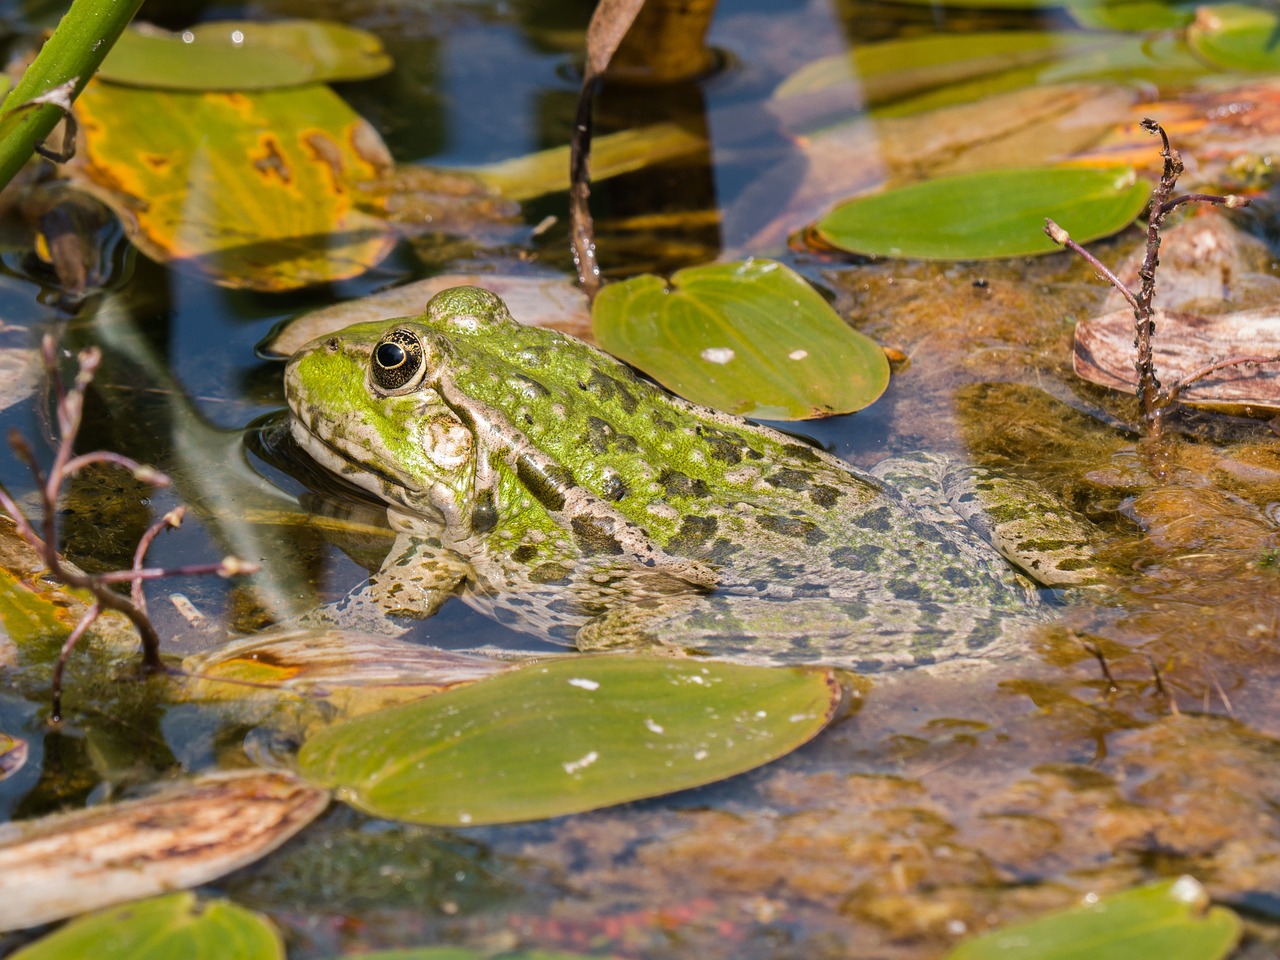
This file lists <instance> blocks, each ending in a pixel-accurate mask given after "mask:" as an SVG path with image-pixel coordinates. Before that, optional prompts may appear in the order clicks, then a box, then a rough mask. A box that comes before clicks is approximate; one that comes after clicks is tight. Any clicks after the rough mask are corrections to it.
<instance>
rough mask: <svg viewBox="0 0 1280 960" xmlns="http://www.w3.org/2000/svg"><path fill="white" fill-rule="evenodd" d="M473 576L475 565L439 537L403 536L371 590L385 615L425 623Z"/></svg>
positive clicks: (372, 595)
mask: <svg viewBox="0 0 1280 960" xmlns="http://www.w3.org/2000/svg"><path fill="white" fill-rule="evenodd" d="M470 574H471V565H470V564H469V563H467V562H466V561H465V560H463V559H462V558H461V557H460V556H458V555H457V554H455V553H454V552H453V551H451V550H448V549H447V548H445V547H444V546H443V545H442V544H441V543H440V540H439V539H438V538H436V537H426V536H422V535H420V534H416V533H400V534H397V536H396V540H395V543H394V544H392V546H391V551H390V552H389V553H388V554H387V558H386V559H385V560H384V561H383V562H382V567H381V568H380V569H379V570H378V571H377V572H376V573H374V574H373V576H371V577H370V578H369V584H368V588H367V589H368V592H369V595H370V597H371V598H372V599H373V601H374V602H375V603H377V605H378V607H379V608H380V609H381V610H382V612H383V613H384V614H385V615H387V616H393V617H415V618H417V619H420V620H421V619H425V618H427V617H429V616H431V615H432V614H434V613H435V612H436V611H437V610H439V609H440V606H441V605H442V604H443V603H444V602H445V601H446V600H448V599H449V598H450V597H451V596H453V595H454V594H455V593H456V592H457V590H458V587H459V586H460V585H461V584H462V583H463V582H464V581H465V580H466V579H467V578H468V577H469V576H470Z"/></svg>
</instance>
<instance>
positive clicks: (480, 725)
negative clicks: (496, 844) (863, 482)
mask: <svg viewBox="0 0 1280 960" xmlns="http://www.w3.org/2000/svg"><path fill="white" fill-rule="evenodd" d="M839 700H840V689H839V685H838V684H837V683H836V682H835V677H834V675H833V673H832V672H831V671H830V670H822V669H815V670H800V669H771V668H762V667H745V666H741V665H738V664H731V663H719V662H713V661H705V662H699V661H690V660H667V659H658V658H651V657H636V656H600V657H566V658H564V659H561V660H557V661H554V662H551V663H545V664H542V663H538V664H531V665H528V666H524V667H521V668H519V669H517V670H513V671H511V672H508V673H504V674H501V675H499V676H497V677H493V678H491V679H489V680H485V681H482V682H480V683H475V684H471V685H470V686H468V687H464V688H462V689H460V690H453V691H450V692H448V693H442V694H440V695H438V696H435V697H431V698H428V699H426V700H417V701H414V702H413V703H408V704H404V705H402V706H398V707H391V708H389V709H386V710H380V711H378V712H377V713H371V714H366V715H365V716H363V717H359V718H357V719H355V720H351V721H348V722H346V723H342V724H338V725H337V726H334V727H330V728H329V729H327V730H323V731H321V732H320V733H319V734H317V735H315V736H313V737H311V738H310V739H308V740H307V741H306V742H305V743H304V744H303V746H302V750H301V751H300V753H299V755H298V766H299V770H300V771H301V772H302V775H303V776H304V777H306V778H307V779H309V780H311V781H312V782H314V783H317V784H320V785H323V786H327V787H334V788H337V789H338V791H339V796H340V797H341V798H342V799H343V800H346V801H347V802H348V803H351V804H353V805H355V806H357V807H359V808H360V809H362V810H365V811H367V812H369V813H372V814H374V815H375V816H380V817H390V818H392V819H396V820H408V821H411V822H414V823H431V824H453V825H457V824H482V823H510V822H514V821H520V820H535V819H539V818H543V817H556V816H560V815H562V814H566V813H577V812H580V811H583V810H594V809H596V808H597V807H605V806H610V805H612V804H615V803H625V802H627V801H630V800H639V799H642V798H644V797H653V796H659V795H662V794H666V793H672V792H675V791H677V790H684V789H687V788H689V787H696V786H701V785H702V784H706V783H711V782H712V781H715V780H720V779H723V778H725V777H729V776H732V775H734V774H736V773H741V772H743V771H745V770H750V769H752V768H754V767H758V766H760V765H761V764H764V763H768V762H769V761H770V760H773V759H775V758H777V757H780V756H782V755H784V754H786V753H789V752H790V751H792V750H794V749H795V748H796V747H798V746H800V745H801V744H802V743H804V742H806V741H807V740H809V739H810V738H811V737H813V736H814V735H815V734H816V733H817V732H818V731H819V730H821V729H822V728H823V727H824V726H826V724H827V722H828V721H829V720H830V719H831V717H832V714H833V712H834V710H835V707H836V705H837V704H838V703H839Z"/></svg>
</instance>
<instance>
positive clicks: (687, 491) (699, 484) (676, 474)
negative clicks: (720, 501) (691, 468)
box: [658, 468, 711, 499]
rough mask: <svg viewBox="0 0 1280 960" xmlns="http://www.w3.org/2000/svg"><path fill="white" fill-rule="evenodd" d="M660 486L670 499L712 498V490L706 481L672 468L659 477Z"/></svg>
mask: <svg viewBox="0 0 1280 960" xmlns="http://www.w3.org/2000/svg"><path fill="white" fill-rule="evenodd" d="M658 484H659V485H660V486H661V487H662V488H663V489H664V490H665V491H666V492H667V496H668V497H673V498H675V497H681V498H685V499H688V498H694V497H706V496H710V494H711V488H710V487H709V486H707V482H706V481H705V480H699V479H697V478H695V477H691V476H689V475H688V474H686V473H681V472H680V471H679V470H672V469H670V468H668V469H666V470H663V471H662V473H660V474H659V475H658Z"/></svg>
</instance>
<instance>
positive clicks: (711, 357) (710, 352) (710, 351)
mask: <svg viewBox="0 0 1280 960" xmlns="http://www.w3.org/2000/svg"><path fill="white" fill-rule="evenodd" d="M699 356H700V357H702V359H703V360H705V361H707V363H721V364H723V363H728V362H729V361H730V360H732V359H733V357H734V353H733V351H732V350H730V349H729V348H728V347H707V349H705V350H703V351H702V353H700V354H699Z"/></svg>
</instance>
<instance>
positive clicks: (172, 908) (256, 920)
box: [10, 893, 285, 960]
mask: <svg viewBox="0 0 1280 960" xmlns="http://www.w3.org/2000/svg"><path fill="white" fill-rule="evenodd" d="M284 955H285V954H284V944H283V943H282V942H281V940H280V934H278V933H277V932H276V930H275V928H274V927H273V926H272V925H271V924H270V923H269V922H268V921H267V919H266V918H265V917H263V916H261V915H260V914H257V913H254V912H253V911H252V910H246V909H244V908H243V907H238V906H236V905H235V904H234V903H231V902H229V901H227V900H213V901H209V902H206V903H201V904H197V902H196V897H195V894H193V893H171V894H169V895H168V896H164V897H156V898H154V899H152V900H142V901H140V902H138V903H127V904H124V905H123V906H119V907H112V908H111V909H109V910H103V911H100V912H99V913H94V914H90V915H89V916H87V917H80V918H78V919H76V920H73V921H72V922H71V923H68V924H67V925H66V926H65V927H63V928H62V929H60V930H56V931H54V932H53V933H51V934H49V935H48V936H47V937H43V938H41V939H40V940H37V941H36V942H35V943H33V944H31V945H30V946H27V947H24V948H23V949H21V950H19V951H18V952H17V953H14V954H11V955H10V960H83V958H84V957H93V958H95V960H173V958H175V957H181V958H182V960H284Z"/></svg>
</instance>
